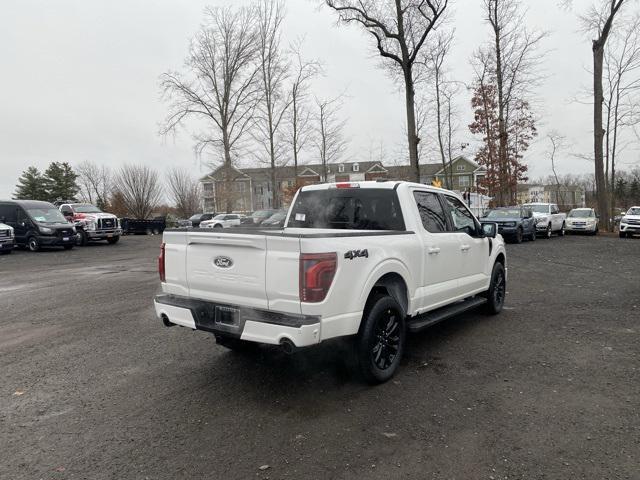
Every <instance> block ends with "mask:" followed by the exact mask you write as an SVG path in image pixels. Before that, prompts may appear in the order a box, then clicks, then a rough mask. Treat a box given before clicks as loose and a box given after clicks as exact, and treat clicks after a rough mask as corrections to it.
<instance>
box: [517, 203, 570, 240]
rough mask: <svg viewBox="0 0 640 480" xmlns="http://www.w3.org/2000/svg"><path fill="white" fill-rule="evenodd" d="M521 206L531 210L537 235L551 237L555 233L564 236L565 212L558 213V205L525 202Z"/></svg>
mask: <svg viewBox="0 0 640 480" xmlns="http://www.w3.org/2000/svg"><path fill="white" fill-rule="evenodd" d="M523 207H524V208H529V209H531V210H532V211H533V217H534V218H535V220H536V230H537V232H538V235H541V236H543V237H546V238H551V235H553V234H554V233H557V234H558V235H560V236H564V233H565V224H566V220H567V214H566V213H560V209H559V208H558V205H556V204H555V203H527V204H525V205H523Z"/></svg>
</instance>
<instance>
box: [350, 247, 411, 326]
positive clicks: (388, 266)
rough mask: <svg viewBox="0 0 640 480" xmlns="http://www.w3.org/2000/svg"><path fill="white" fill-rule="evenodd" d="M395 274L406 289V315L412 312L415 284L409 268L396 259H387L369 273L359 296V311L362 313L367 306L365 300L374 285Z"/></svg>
mask: <svg viewBox="0 0 640 480" xmlns="http://www.w3.org/2000/svg"><path fill="white" fill-rule="evenodd" d="M388 274H395V275H398V276H400V278H402V280H403V281H404V283H405V286H406V289H407V299H406V301H407V312H406V313H407V314H409V312H411V311H412V301H413V293H414V292H415V290H416V284H415V282H414V280H413V276H412V275H411V271H410V270H409V268H408V267H407V266H406V265H405V264H404V263H403V262H402V261H401V260H399V259H397V258H387V259H385V260H383V261H382V262H380V263H379V264H377V265H376V266H375V267H374V268H373V270H371V272H370V273H369V275H368V277H367V279H366V281H365V284H364V287H363V289H362V293H361V294H360V298H359V300H358V305H359V308H360V310H362V311H364V308H365V306H366V304H367V300H368V299H369V295H370V294H371V291H372V290H373V287H374V286H375V285H376V283H377V282H378V281H379V280H380V279H381V278H382V277H384V276H385V275H388Z"/></svg>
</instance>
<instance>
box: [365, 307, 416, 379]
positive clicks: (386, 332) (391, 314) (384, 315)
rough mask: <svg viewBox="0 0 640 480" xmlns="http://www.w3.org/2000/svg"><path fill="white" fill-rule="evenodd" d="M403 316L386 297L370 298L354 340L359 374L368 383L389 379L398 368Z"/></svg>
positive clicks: (404, 335) (402, 342)
mask: <svg viewBox="0 0 640 480" xmlns="http://www.w3.org/2000/svg"><path fill="white" fill-rule="evenodd" d="M405 338H406V332H405V314H404V311H403V309H402V307H400V305H399V304H398V302H397V301H396V300H395V299H394V298H393V297H391V296H389V295H376V296H375V297H374V298H372V299H370V300H369V302H368V304H367V308H366V309H365V314H364V316H363V321H362V325H361V327H360V333H359V334H358V337H357V349H356V350H357V356H358V363H359V366H360V372H361V374H362V376H363V378H364V379H365V380H366V381H367V382H368V383H373V384H375V383H382V382H386V381H387V380H389V379H390V378H391V377H392V376H393V375H394V374H395V372H396V370H397V369H398V366H399V364H400V359H401V358H402V353H403V351H404V344H405Z"/></svg>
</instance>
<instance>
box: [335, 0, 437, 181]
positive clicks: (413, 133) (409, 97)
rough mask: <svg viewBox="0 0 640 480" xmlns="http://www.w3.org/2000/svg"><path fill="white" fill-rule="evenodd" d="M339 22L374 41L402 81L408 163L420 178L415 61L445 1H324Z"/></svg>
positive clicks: (416, 176)
mask: <svg viewBox="0 0 640 480" xmlns="http://www.w3.org/2000/svg"><path fill="white" fill-rule="evenodd" d="M325 3H326V4H327V5H328V6H329V7H330V8H332V9H333V10H335V11H336V12H337V13H338V16H339V19H340V21H342V22H343V23H346V24H350V23H357V24H360V25H361V26H362V27H364V28H365V29H366V30H367V31H368V32H369V33H370V34H371V35H373V37H374V39H375V41H376V47H377V49H378V53H379V54H380V56H381V57H382V58H383V60H385V61H386V62H387V63H386V65H387V66H388V67H389V68H391V71H393V72H394V73H400V74H401V77H402V79H403V82H404V92H405V106H406V114H407V140H408V145H409V162H410V164H411V167H412V170H413V179H414V180H415V181H416V182H419V181H420V166H419V164H418V143H419V142H420V138H418V135H417V126H416V106H415V80H416V72H414V64H415V63H416V60H417V58H418V54H419V53H420V49H421V48H422V47H423V45H424V43H425V41H426V40H427V36H428V35H429V33H430V32H431V31H432V30H433V29H434V28H435V27H436V26H437V25H438V24H439V23H440V20H441V18H442V17H443V15H444V13H445V10H446V8H447V5H448V0H421V1H416V0H394V1H392V0H325Z"/></svg>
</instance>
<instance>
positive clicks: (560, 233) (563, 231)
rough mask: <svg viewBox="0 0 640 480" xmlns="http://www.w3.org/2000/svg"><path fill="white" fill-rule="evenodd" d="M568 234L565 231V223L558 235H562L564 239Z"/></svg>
mask: <svg viewBox="0 0 640 480" xmlns="http://www.w3.org/2000/svg"><path fill="white" fill-rule="evenodd" d="M565 233H566V230H565V224H564V222H562V228H561V229H560V231H559V232H558V235H560V236H561V237H564V234H565Z"/></svg>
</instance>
